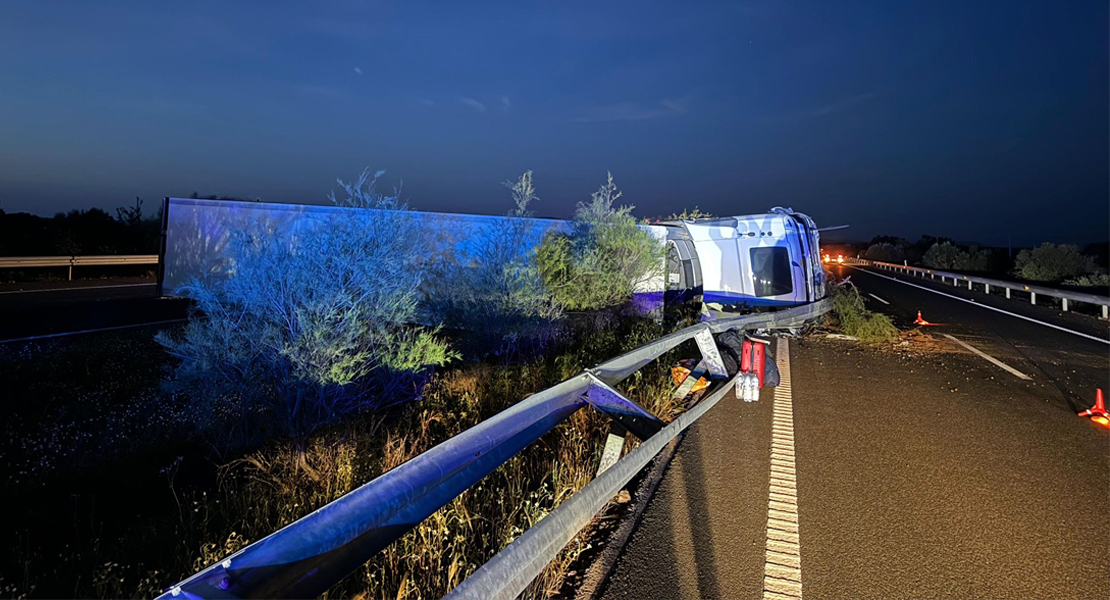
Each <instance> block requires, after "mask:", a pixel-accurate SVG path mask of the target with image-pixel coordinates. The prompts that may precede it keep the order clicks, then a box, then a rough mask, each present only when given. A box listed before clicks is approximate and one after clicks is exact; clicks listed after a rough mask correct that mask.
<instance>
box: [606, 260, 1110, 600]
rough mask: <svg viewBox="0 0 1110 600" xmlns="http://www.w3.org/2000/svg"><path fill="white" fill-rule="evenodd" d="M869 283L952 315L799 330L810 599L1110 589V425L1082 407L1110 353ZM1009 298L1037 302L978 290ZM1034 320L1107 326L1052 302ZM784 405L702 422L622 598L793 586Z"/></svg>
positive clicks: (1074, 593) (728, 406) (803, 520)
mask: <svg viewBox="0 0 1110 600" xmlns="http://www.w3.org/2000/svg"><path fill="white" fill-rule="evenodd" d="M852 280H853V281H854V282H855V283H857V284H858V286H859V287H860V289H861V291H863V292H864V295H865V297H867V298H869V300H868V302H869V304H870V305H871V307H872V308H874V309H876V310H882V311H884V312H887V313H889V314H891V315H892V316H893V317H894V319H895V320H896V321H898V322H900V323H901V324H903V325H908V324H909V323H910V322H912V320H913V318H914V317H916V313H917V310H918V309H919V308H920V309H921V310H922V311H923V312H924V314H925V316H926V318H928V319H929V320H931V321H936V322H938V323H944V324H943V325H938V326H936V327H930V328H926V329H925V331H926V332H927V333H928V334H930V336H931V337H932V339H933V340H934V341H933V342H929V341H927V340H926V341H913V342H911V343H910V345H909V346H892V347H881V348H868V347H863V346H861V345H859V344H855V343H852V342H845V341H834V340H827V339H822V338H819V337H809V338H803V339H800V340H795V341H792V342H791V363H792V365H791V373H792V379H793V423H792V428H793V439H794V445H793V446H794V448H793V455H794V457H795V461H796V464H795V467H794V468H795V472H796V482H797V485H796V489H797V496H796V497H797V501H796V505H797V514H798V521H797V523H798V538H797V539H798V543H799V548H800V560H799V563H798V564H799V565H800V573H801V574H800V580H801V583H802V588H801V589H802V590H804V596H805V597H808V598H989V599H994V598H1015V599H1017V598H1038V597H1040V598H1077V599H1083V598H1106V597H1110V552H1108V551H1107V548H1110V521H1108V520H1107V518H1106V514H1107V509H1108V507H1110V445H1108V444H1110V430H1107V429H1105V428H1102V427H1100V426H1098V425H1096V424H1094V423H1092V422H1090V421H1089V420H1086V419H1081V418H1079V417H1076V416H1075V412H1074V406H1073V404H1074V403H1082V404H1083V406H1084V407H1085V406H1086V405H1087V404H1090V402H1091V401H1092V400H1093V394H1094V385H1096V384H1099V383H1100V382H1102V384H1103V385H1104V387H1105V379H1106V377H1107V376H1108V375H1110V353H1108V347H1107V346H1106V345H1105V344H1102V343H1101V342H1097V341H1093V340H1089V339H1086V338H1082V337H1079V336H1074V335H1071V334H1068V333H1064V332H1061V331H1057V330H1054V329H1051V328H1048V327H1044V326H1041V325H1036V324H1034V323H1030V322H1027V321H1022V320H1020V319H1016V318H1014V317H1008V316H1005V315H1001V314H998V313H994V312H993V311H989V310H985V309H982V308H980V307H978V306H974V305H972V304H968V303H964V302H960V301H958V300H954V299H949V298H944V297H943V296H939V295H937V294H933V293H930V292H926V291H924V290H920V289H916V288H912V287H910V286H906V285H902V284H900V283H897V282H893V281H889V280H884V279H882V278H879V277H874V276H869V275H867V274H866V273H861V272H854V273H852ZM939 289H943V288H939ZM868 294H874V297H871V296H868ZM973 294H974V293H973ZM980 295H982V294H980ZM968 297H969V298H973V297H974V295H969V296H968ZM995 300H999V301H1001V303H1003V304H1000V306H1009V305H1010V304H1014V305H1020V304H1022V303H1021V302H1009V303H1007V301H1006V300H1005V299H1004V298H998V299H990V298H987V299H985V300H980V299H977V301H986V302H993V301H995ZM884 302H885V303H884ZM1015 308H1017V310H1023V309H1021V308H1019V307H1015ZM1022 314H1028V315H1032V316H1034V317H1037V318H1042V317H1043V318H1045V319H1046V320H1051V322H1053V323H1057V324H1062V325H1068V326H1073V327H1085V328H1086V329H1084V330H1083V331H1088V332H1092V333H1098V332H1099V331H1100V330H1103V329H1104V328H1105V324H1103V323H1099V322H1098V321H1095V320H1093V319H1087V318H1086V317H1079V316H1075V315H1060V314H1054V311H1052V310H1051V309H1049V308H1047V307H1042V308H1038V307H1028V309H1025V310H1024V312H1022ZM945 333H948V334H950V335H952V336H954V337H956V338H957V339H960V340H962V341H965V342H966V343H968V344H971V345H973V346H974V347H976V348H978V349H981V350H982V351H984V352H986V353H989V355H991V356H994V357H997V359H998V360H1001V361H1004V362H1005V364H1007V365H1011V366H1012V367H1013V368H1014V369H1016V370H1019V371H1020V372H1024V373H1028V374H1029V375H1030V376H1031V379H1029V380H1025V379H1021V378H1019V377H1017V376H1015V375H1013V374H1012V373H1011V372H1009V371H1007V370H1004V369H1002V368H999V367H998V366H997V365H995V364H993V363H991V362H989V361H987V360H985V359H983V358H982V357H981V356H980V355H978V354H976V353H973V352H970V351H967V350H966V349H965V348H963V347H961V346H959V345H957V344H956V343H952V342H950V341H948V339H947V338H945V337H944V334H945ZM935 340H940V343H936V341H935ZM771 398H772V394H771V393H769V392H768V391H767V390H764V392H763V394H762V395H761V400H760V402H758V403H755V404H746V403H743V402H740V401H738V400H736V398H735V397H730V398H726V399H725V400H723V401H722V403H721V404H720V405H718V407H717V408H716V409H714V411H713V412H711V413H709V414H708V415H706V417H705V418H703V419H702V421H701V422H699V423H698V424H696V425H695V426H694V427H692V428H691V430H690V432H689V434H688V435H687V437H686V439H685V440H684V441H683V443H682V445H681V446H680V447H679V448H678V451H677V453H676V455H675V459H674V461H673V462H672V464H671V466H670V468H669V469H668V471H667V474H666V476H665V477H664V479H663V481H662V482H661V484H660V487H659V490H658V492H657V494H656V496H655V498H653V499H652V500H651V502H650V504H649V505H648V507H647V510H646V512H645V516H644V520H643V522H642V523H641V525H640V526H639V527H638V528H637V531H636V532H635V533H634V534H633V536H632V539H631V540H630V542H629V544H628V546H627V547H626V549H625V551H624V553H623V554H622V556H621V558H620V560H619V561H618V563H617V565H616V568H615V570H614V574H613V576H612V578H611V580H610V582H609V583H608V585H607V587H606V588H605V589H604V590H603V595H602V597H603V598H606V599H609V600H623V599H632V598H779V596H775V595H774V594H773V593H770V591H768V590H766V589H765V588H764V583H765V579H764V571H765V569H766V568H767V567H766V565H765V564H764V565H763V568H761V563H763V561H764V560H765V557H764V545H765V543H767V540H768V539H769V538H771V537H774V535H773V534H771V533H770V531H769V529H768V526H767V525H768V520H769V518H770V517H772V516H774V515H776V514H781V511H780V512H779V513H772V510H774V509H773V507H774V506H775V505H774V504H773V503H772V502H773V501H774V500H775V497H772V495H771V491H772V487H771V486H769V484H768V482H769V479H770V478H772V477H775V476H776V473H775V471H774V470H773V469H772V467H771V463H770V460H771V457H772V453H779V454H778V455H779V456H781V455H782V454H781V453H782V451H781V450H779V448H781V447H782V445H781V444H779V443H776V442H773V437H772V436H773V434H774V432H775V427H776V424H778V425H779V426H781V424H782V423H783V422H784V420H783V419H782V418H781V417H776V416H775V415H774V414H773V413H772V400H771ZM779 429H780V430H781V427H779ZM787 437H789V436H787ZM780 472H781V469H780ZM780 474H781V473H780ZM780 499H781V496H780ZM780 508H781V506H780Z"/></svg>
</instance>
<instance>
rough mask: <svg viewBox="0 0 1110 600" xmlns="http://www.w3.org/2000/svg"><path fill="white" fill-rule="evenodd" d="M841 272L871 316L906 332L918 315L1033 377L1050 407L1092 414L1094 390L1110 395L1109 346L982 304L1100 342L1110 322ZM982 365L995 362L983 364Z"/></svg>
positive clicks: (917, 282) (858, 271) (933, 329)
mask: <svg viewBox="0 0 1110 600" xmlns="http://www.w3.org/2000/svg"><path fill="white" fill-rule="evenodd" d="M840 269H841V271H842V274H843V275H850V276H851V280H852V281H853V282H854V283H855V284H856V285H857V287H858V288H859V289H860V291H861V292H863V293H864V298H865V302H867V303H868V304H869V308H871V309H872V310H874V311H877V312H882V313H885V314H888V315H890V316H891V317H892V318H894V319H895V321H896V323H898V324H899V325H901V326H903V327H909V326H912V323H913V320H914V318H916V316H917V311H918V310H920V311H921V312H922V316H923V317H924V318H925V319H926V320H927V321H929V322H930V323H933V325H931V326H929V327H926V328H924V329H926V330H927V331H928V333H930V334H932V335H934V336H937V337H941V338H944V336H945V335H950V336H952V337H954V338H956V339H957V340H960V341H962V342H964V343H965V344H967V345H969V346H971V347H973V348H975V349H977V350H979V351H981V352H983V353H985V354H987V355H988V356H991V357H994V358H995V359H997V360H999V361H1001V362H1002V363H1004V364H1006V365H1008V366H1010V367H1012V368H1013V369H1015V370H1016V371H1018V372H1021V373H1024V374H1026V375H1028V376H1029V377H1030V378H1031V379H1032V383H1031V385H1032V386H1033V387H1035V388H1038V390H1039V394H1040V395H1041V397H1042V398H1043V399H1044V400H1045V401H1052V402H1056V403H1059V405H1060V407H1061V408H1062V409H1067V410H1071V411H1073V412H1074V411H1077V410H1079V409H1080V408H1086V407H1087V406H1089V405H1090V404H1091V403H1092V402H1093V401H1094V395H1095V388H1097V387H1101V388H1102V389H1103V390H1110V345H1108V344H1107V343H1104V342H1101V341H1096V340H1092V339H1090V338H1088V337H1083V336H1079V335H1075V334H1073V333H1068V332H1065V331H1061V330H1059V329H1054V328H1051V327H1046V326H1045V325H1042V324H1038V323H1034V322H1030V321H1027V320H1024V319H1020V318H1016V317H1013V316H1010V315H1006V314H1003V313H1000V312H996V311H993V310H987V309H984V308H982V307H980V306H977V305H976V304H986V305H989V306H993V307H996V308H999V309H1002V310H1006V311H1009V312H1014V313H1017V314H1020V315H1022V316H1025V317H1028V318H1032V319H1036V320H1039V321H1042V322H1044V323H1048V324H1051V325H1056V326H1058V327H1062V328H1065V329H1068V330H1071V331H1074V332H1077V333H1082V334H1084V335H1085V336H1091V337H1094V338H1098V339H1100V340H1110V333H1108V324H1107V322H1106V321H1101V320H1099V319H1097V318H1095V317H1090V316H1086V315H1079V314H1075V313H1063V312H1061V311H1059V310H1058V309H1054V308H1053V307H1050V306H1047V304H1048V302H1047V299H1041V301H1042V302H1043V303H1044V304H1045V305H1037V306H1033V305H1031V304H1030V303H1029V302H1028V301H1024V300H1019V299H1010V300H1007V299H1006V298H1005V297H1003V296H1001V295H987V294H986V293H984V292H982V291H968V290H967V289H966V288H963V287H957V286H950V285H944V284H941V283H938V282H934V281H931V280H922V279H920V278H913V277H906V276H902V275H892V274H890V273H888V272H886V271H881V272H874V273H872V272H871V270H870V269H864V268H858V267H851V268H849V267H840ZM892 279H898V280H901V281H904V282H907V283H910V284H913V285H906V284H905V283H899V282H898V281H892ZM914 286H922V287H926V288H929V289H933V290H936V291H939V292H943V293H944V294H949V295H953V296H957V297H959V298H963V299H967V300H972V301H974V303H968V302H963V301H960V300H956V299H954V298H950V297H946V296H944V295H941V294H937V293H932V292H929V291H926V290H923V289H920V288H919V287H914ZM876 297H877V298H878V299H876ZM879 299H881V301H880V300H879ZM944 339H947V338H944ZM957 347H959V346H957ZM961 348H962V347H961ZM984 365H989V363H987V362H986V361H985V360H984ZM996 369H997V373H996V376H998V377H1004V376H1005V377H1010V376H1013V375H1011V374H1009V373H1008V372H1007V371H1005V370H1003V369H1000V368H996Z"/></svg>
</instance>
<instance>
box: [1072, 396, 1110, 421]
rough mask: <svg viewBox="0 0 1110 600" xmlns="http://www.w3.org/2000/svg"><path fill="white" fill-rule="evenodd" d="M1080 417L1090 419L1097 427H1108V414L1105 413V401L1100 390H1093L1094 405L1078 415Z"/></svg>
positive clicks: (1109, 414)
mask: <svg viewBox="0 0 1110 600" xmlns="http://www.w3.org/2000/svg"><path fill="white" fill-rule="evenodd" d="M1078 414H1079V416H1081V417H1091V420H1092V421H1094V422H1096V423H1098V424H1099V425H1106V426H1108V427H1110V413H1108V412H1106V401H1105V400H1103V398H1102V388H1096V389H1095V405H1094V406H1092V407H1091V408H1088V409H1087V410H1085V411H1083V412H1081V413H1078Z"/></svg>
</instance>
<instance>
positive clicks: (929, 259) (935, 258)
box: [921, 242, 967, 269]
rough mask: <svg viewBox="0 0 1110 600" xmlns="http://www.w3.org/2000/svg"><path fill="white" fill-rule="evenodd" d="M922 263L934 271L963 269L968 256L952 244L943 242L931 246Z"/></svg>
mask: <svg viewBox="0 0 1110 600" xmlns="http://www.w3.org/2000/svg"><path fill="white" fill-rule="evenodd" d="M921 262H923V263H925V266H927V267H931V268H933V269H961V268H963V265H964V264H965V263H966V262H967V254H966V253H965V252H963V251H962V250H960V249H959V247H957V246H956V245H954V244H952V243H950V242H942V243H940V244H933V245H932V246H930V247H929V249H928V250H926V251H925V256H922V257H921Z"/></svg>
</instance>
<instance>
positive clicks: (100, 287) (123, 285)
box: [0, 283, 158, 294]
mask: <svg viewBox="0 0 1110 600" xmlns="http://www.w3.org/2000/svg"><path fill="white" fill-rule="evenodd" d="M149 285H158V284H157V283H121V284H119V285H87V286H81V287H68V288H50V289H46V290H9V291H6V292H0V294H33V293H35V292H79V291H81V290H106V289H109V288H126V287H143V286H149Z"/></svg>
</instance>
